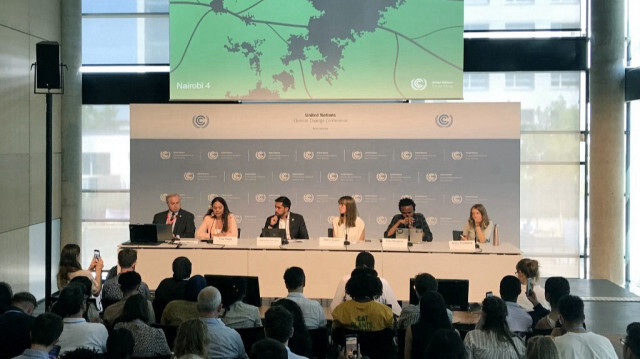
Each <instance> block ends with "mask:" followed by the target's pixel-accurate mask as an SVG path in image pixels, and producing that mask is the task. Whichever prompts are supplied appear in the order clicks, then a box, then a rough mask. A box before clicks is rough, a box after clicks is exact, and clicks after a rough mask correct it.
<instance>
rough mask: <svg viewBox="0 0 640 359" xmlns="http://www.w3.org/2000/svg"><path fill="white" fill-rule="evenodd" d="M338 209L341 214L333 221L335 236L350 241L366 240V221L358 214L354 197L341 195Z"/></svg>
mask: <svg viewBox="0 0 640 359" xmlns="http://www.w3.org/2000/svg"><path fill="white" fill-rule="evenodd" d="M338 211H340V216H338V217H335V218H334V219H333V221H332V226H333V236H334V237H335V238H344V239H346V240H349V241H356V242H358V241H364V221H363V220H362V218H360V217H359V216H358V208H357V207H356V201H355V200H354V199H353V197H351V196H342V197H340V199H339V200H338Z"/></svg>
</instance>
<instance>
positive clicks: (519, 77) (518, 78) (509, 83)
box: [504, 72, 535, 90]
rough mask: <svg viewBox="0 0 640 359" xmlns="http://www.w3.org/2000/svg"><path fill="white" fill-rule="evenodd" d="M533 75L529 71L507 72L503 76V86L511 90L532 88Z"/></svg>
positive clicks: (533, 84)
mask: <svg viewBox="0 0 640 359" xmlns="http://www.w3.org/2000/svg"><path fill="white" fill-rule="evenodd" d="M534 81H535V77H534V75H533V73H530V72H508V73H506V74H505V76H504V84H505V87H506V88H508V89H512V90H533V88H534V87H535V82H534Z"/></svg>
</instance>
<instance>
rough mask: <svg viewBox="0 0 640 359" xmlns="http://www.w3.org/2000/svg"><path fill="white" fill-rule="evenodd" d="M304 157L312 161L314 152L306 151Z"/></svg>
mask: <svg viewBox="0 0 640 359" xmlns="http://www.w3.org/2000/svg"><path fill="white" fill-rule="evenodd" d="M302 157H304V159H305V160H312V159H313V151H304V153H303V154H302Z"/></svg>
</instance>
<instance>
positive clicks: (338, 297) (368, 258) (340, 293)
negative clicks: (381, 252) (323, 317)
mask: <svg viewBox="0 0 640 359" xmlns="http://www.w3.org/2000/svg"><path fill="white" fill-rule="evenodd" d="M375 263H376V261H375V258H374V257H373V255H372V254H371V253H369V252H360V253H358V256H357V257H356V268H369V269H375ZM349 278H351V275H350V274H347V275H345V276H344V277H342V279H341V280H340V283H338V287H337V288H336V294H335V295H334V296H333V300H332V301H331V305H330V308H331V310H332V311H333V310H334V309H336V307H337V306H338V305H339V304H340V303H343V302H346V301H347V300H349V299H351V298H350V297H349V295H348V294H349V293H346V292H345V287H346V283H347V281H348V280H349ZM380 282H381V283H382V294H381V295H380V296H378V297H377V298H376V301H378V302H380V303H382V304H384V305H390V306H391V310H392V311H393V314H395V315H400V312H401V311H402V308H400V305H399V304H398V300H397V299H396V296H395V294H393V290H391V286H390V285H389V282H387V281H386V280H385V279H384V278H380Z"/></svg>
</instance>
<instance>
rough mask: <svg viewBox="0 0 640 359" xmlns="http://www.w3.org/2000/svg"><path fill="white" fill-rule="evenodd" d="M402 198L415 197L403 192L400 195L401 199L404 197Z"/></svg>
mask: <svg viewBox="0 0 640 359" xmlns="http://www.w3.org/2000/svg"><path fill="white" fill-rule="evenodd" d="M402 198H409V199H413V197H412V196H411V195H410V194H403V195H402V196H400V199H402Z"/></svg>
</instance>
